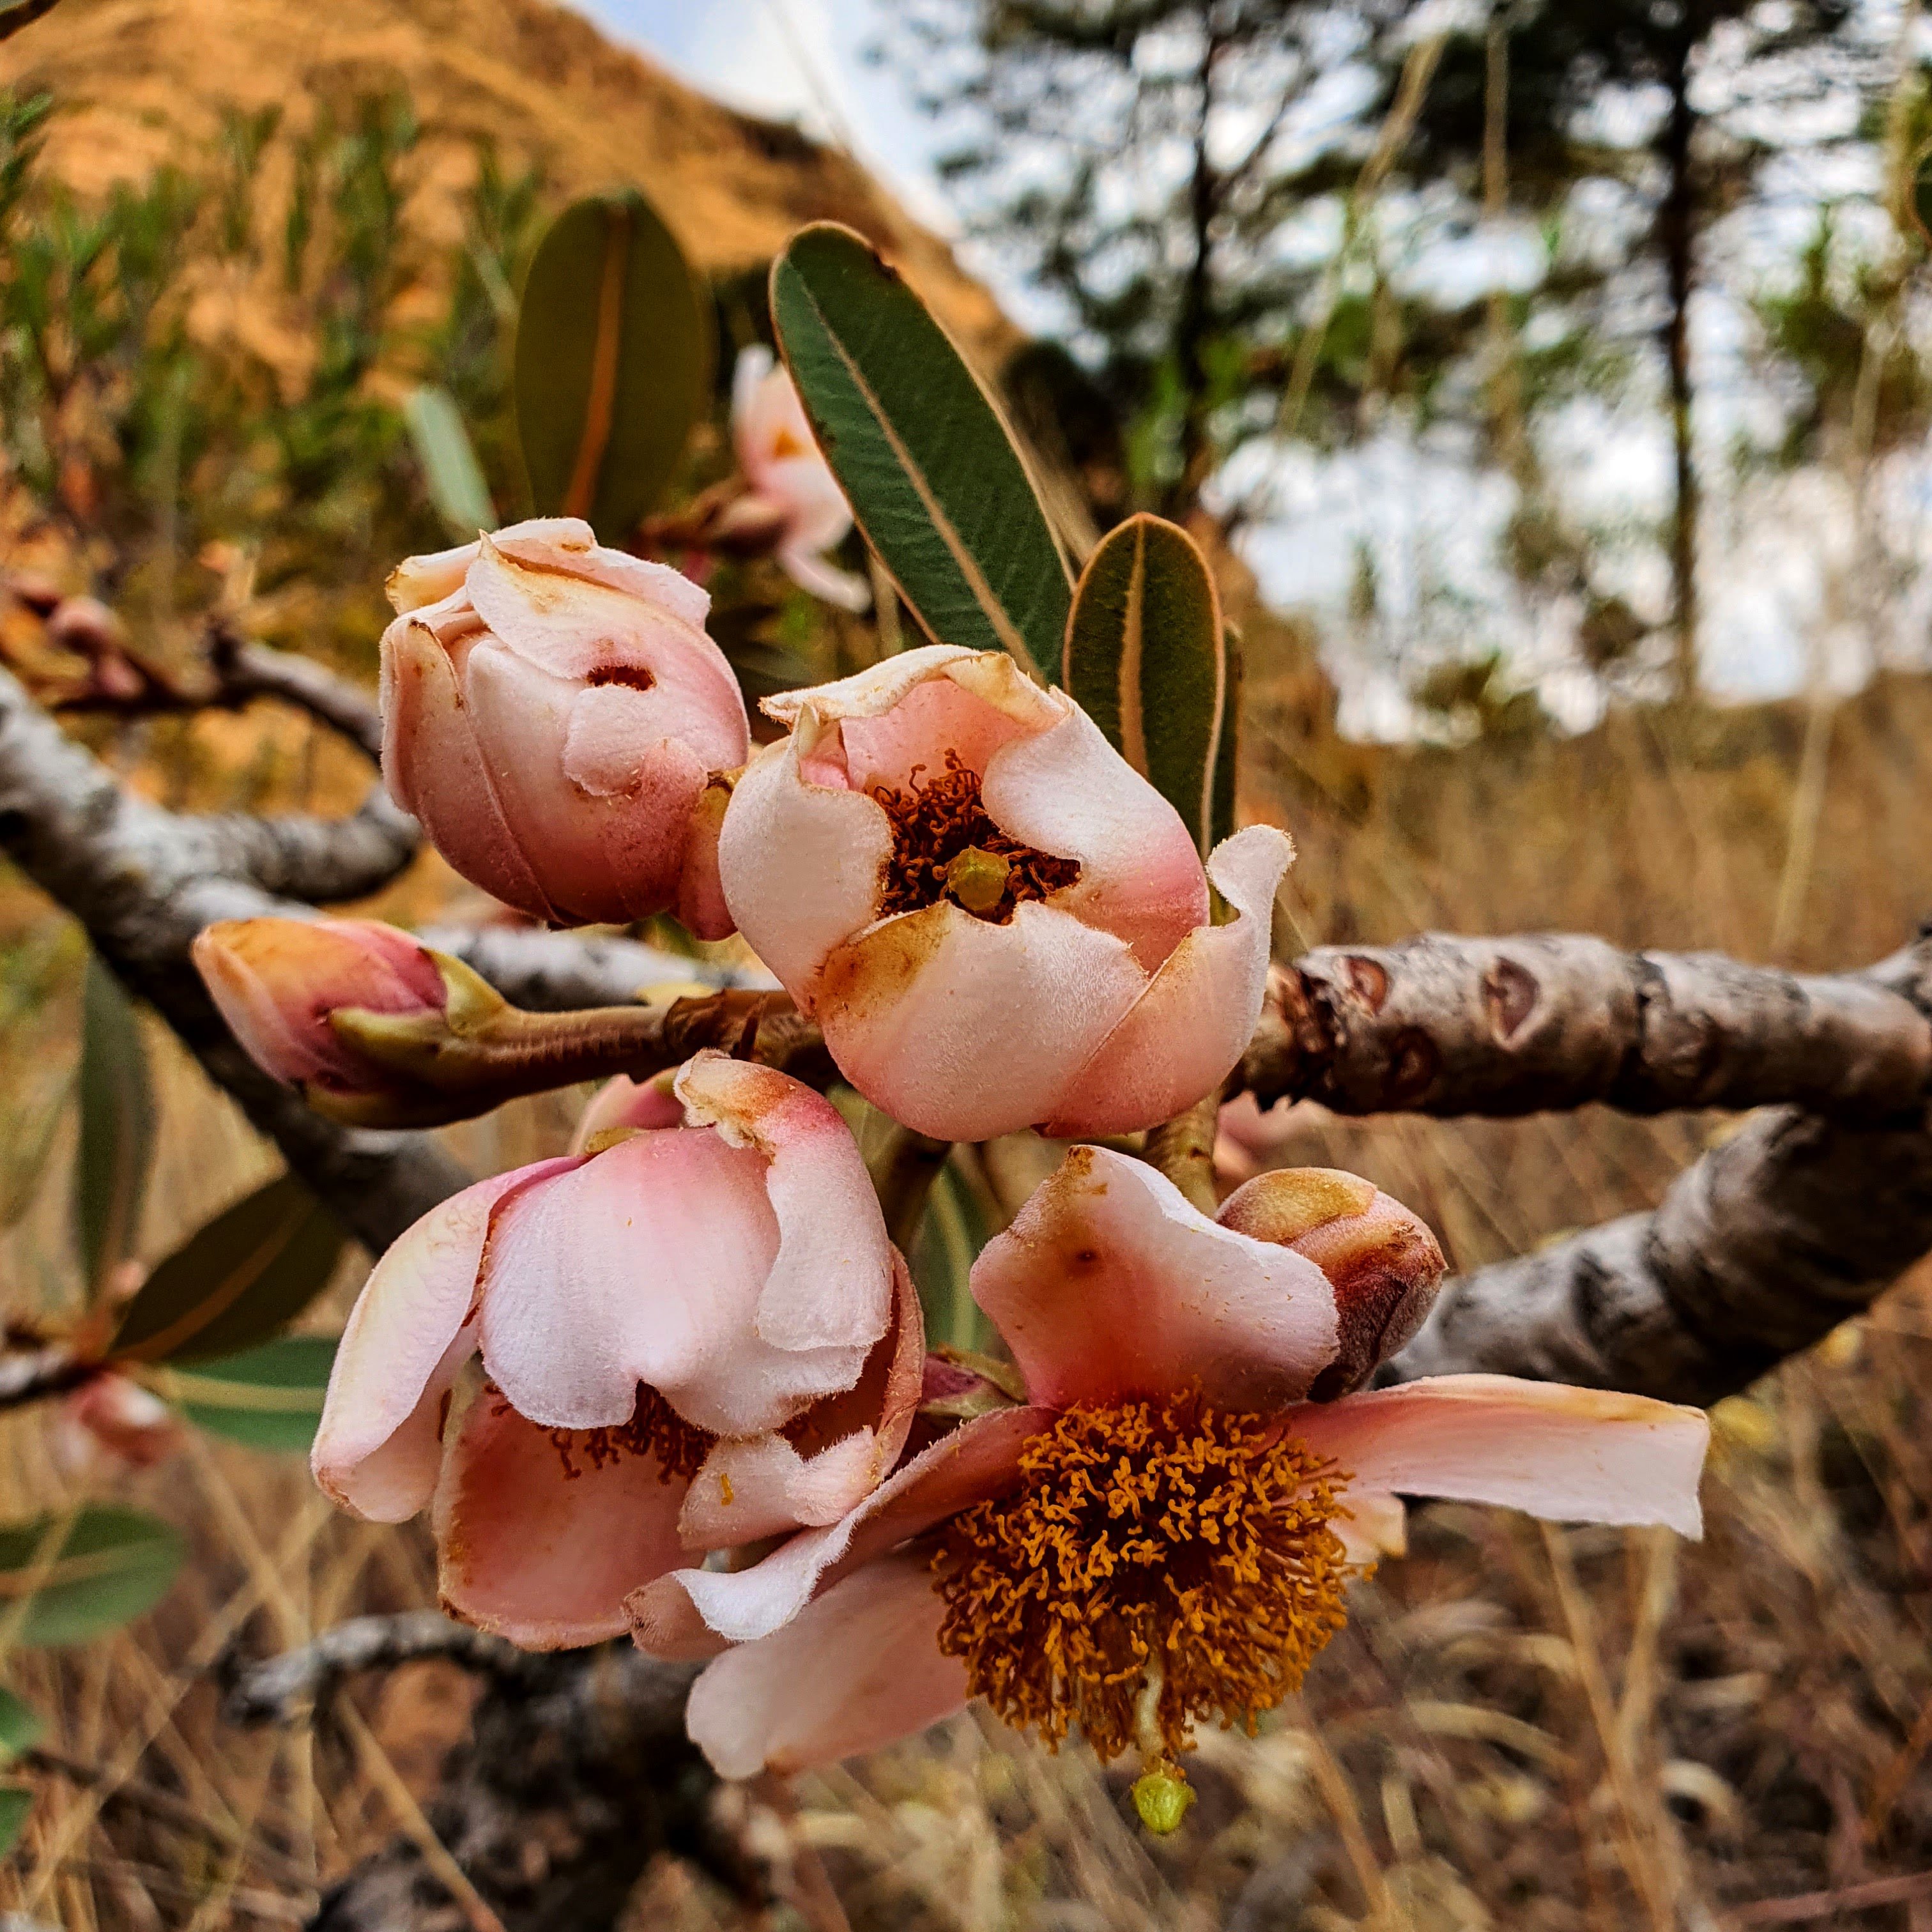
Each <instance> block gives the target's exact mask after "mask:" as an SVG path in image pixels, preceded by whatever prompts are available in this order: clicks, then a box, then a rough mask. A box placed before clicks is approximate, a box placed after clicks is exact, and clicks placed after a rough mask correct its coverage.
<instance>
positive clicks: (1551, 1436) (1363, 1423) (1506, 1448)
mask: <svg viewBox="0 0 1932 1932" xmlns="http://www.w3.org/2000/svg"><path fill="white" fill-rule="evenodd" d="M1282 1426H1283V1430H1284V1432H1285V1433H1287V1434H1289V1435H1291V1436H1296V1437H1298V1438H1299V1439H1301V1441H1302V1442H1305V1443H1307V1445H1308V1446H1309V1448H1311V1449H1313V1450H1314V1451H1316V1453H1317V1454H1320V1455H1323V1456H1326V1457H1331V1459H1332V1460H1334V1462H1335V1463H1337V1464H1338V1465H1339V1466H1340V1467H1341V1468H1342V1469H1343V1470H1345V1471H1346V1472H1348V1474H1349V1476H1350V1478H1351V1479H1352V1480H1351V1481H1350V1484H1349V1489H1348V1490H1347V1491H1346V1493H1345V1495H1344V1501H1345V1502H1347V1503H1348V1504H1349V1506H1350V1507H1351V1508H1353V1507H1355V1503H1356V1499H1357V1498H1358V1496H1361V1497H1363V1498H1369V1497H1373V1496H1378V1495H1381V1496H1444V1497H1450V1498H1453V1499H1455V1500H1457V1502H1473V1503H1494V1504H1500V1505H1505V1507H1508V1508H1512V1509H1520V1510H1526V1511H1529V1514H1531V1515H1532V1516H1540V1517H1546V1518H1547V1519H1549V1520H1550V1521H1552V1522H1556V1523H1662V1524H1664V1525H1665V1526H1667V1527H1669V1528H1670V1529H1674V1530H1676V1531H1677V1532H1679V1534H1680V1535H1685V1536H1688V1537H1697V1536H1701V1535H1703V1514H1702V1512H1701V1511H1700V1508H1699V1506H1698V1502H1697V1483H1698V1478H1699V1476H1700V1475H1701V1473H1702V1472H1703V1466H1704V1451H1705V1448H1706V1445H1708V1443H1709V1440H1710V1433H1711V1428H1710V1422H1709V1418H1707V1417H1706V1415H1705V1414H1704V1412H1703V1410H1702V1409H1684V1408H1680V1407H1679V1406H1677V1405H1676V1404H1675V1403H1666V1402H1652V1401H1651V1400H1649V1399H1648V1398H1646V1397H1643V1396H1634V1395H1622V1394H1618V1393H1616V1391H1612V1390H1608V1389H1583V1388H1566V1387H1565V1386H1564V1385H1562V1384H1561V1383H1556V1382H1520V1381H1518V1380H1517V1379H1515V1378H1514V1377H1513V1376H1425V1377H1424V1378H1423V1379H1421V1380H1420V1381H1417V1382H1406V1383H1403V1385H1400V1386H1399V1387H1397V1388H1388V1389H1376V1390H1373V1391H1370V1392H1369V1393H1367V1394H1361V1395H1349V1396H1344V1397H1343V1398H1342V1399H1341V1400H1340V1401H1339V1402H1332V1403H1319V1404H1313V1405H1310V1406H1306V1407H1302V1408H1297V1409H1290V1410H1289V1412H1287V1413H1286V1415H1284V1416H1283V1418H1282Z"/></svg>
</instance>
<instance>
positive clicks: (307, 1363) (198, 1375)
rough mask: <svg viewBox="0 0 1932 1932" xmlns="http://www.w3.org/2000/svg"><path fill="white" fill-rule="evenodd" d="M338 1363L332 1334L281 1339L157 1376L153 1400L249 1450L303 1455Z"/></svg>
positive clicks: (159, 1373)
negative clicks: (158, 1399) (166, 1402)
mask: <svg viewBox="0 0 1932 1932" xmlns="http://www.w3.org/2000/svg"><path fill="white" fill-rule="evenodd" d="M334 1366H335V1337H333V1336H331V1335H284V1336H280V1337H278V1338H277V1339H276V1340H274V1341H272V1342H265V1343H263V1344H262V1346H260V1348H259V1349H244V1350H243V1351H242V1353H241V1354H240V1355H223V1356H220V1357H218V1358H217V1359H216V1360H214V1361H209V1362H197V1363H196V1364H194V1365H193V1367H190V1368H166V1369H160V1370H156V1371H155V1372H154V1374H153V1375H152V1376H151V1377H150V1378H149V1382H150V1384H151V1386H152V1388H154V1392H155V1394H157V1395H160V1396H163V1397H166V1399H167V1400H169V1402H171V1403H173V1404H174V1405H175V1407H176V1408H177V1409H179V1410H180V1411H181V1413H182V1415H184V1416H186V1417H187V1419H188V1421H190V1422H192V1423H193V1424H196V1426H197V1427H200V1428H202V1429H208V1430H213V1431H214V1433H215V1434H216V1435H217V1436H227V1437H229V1438H230V1439H232V1440H233V1441H234V1442H244V1443H246V1444H247V1445H248V1447H249V1448H251V1449H268V1450H272V1451H277V1452H279V1453H281V1454H285V1455H291V1456H305V1455H307V1454H308V1451H309V1448H310V1445H311V1444H312V1443H313V1442H314V1441H315V1431H316V1425H317V1424H318V1423H319V1422H320V1421H321V1420H322V1399H323V1395H324V1394H325V1393H326V1391H327V1390H328V1388H329V1370H331V1369H332V1367H334Z"/></svg>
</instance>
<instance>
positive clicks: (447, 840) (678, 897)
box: [383, 517, 750, 939]
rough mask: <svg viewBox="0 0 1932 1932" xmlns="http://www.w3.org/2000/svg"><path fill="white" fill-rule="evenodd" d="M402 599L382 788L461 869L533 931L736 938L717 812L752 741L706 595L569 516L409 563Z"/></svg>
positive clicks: (392, 643) (400, 584) (397, 590)
mask: <svg viewBox="0 0 1932 1932" xmlns="http://www.w3.org/2000/svg"><path fill="white" fill-rule="evenodd" d="M389 597H390V601H391V602H392V603H393V604H395V607H396V610H397V611H398V613H399V614H398V616H397V618H396V620H395V622H394V623H392V625H390V626H389V628H388V630H386V631H385V632H384V633H383V775H384V777H385V778H386V780H387V781H388V783H389V790H390V793H391V795H392V796H393V797H394V798H395V801H396V802H397V803H398V805H401V806H402V807H403V808H404V810H405V811H410V812H413V813H414V814H416V817H418V818H419V819H420V820H422V824H423V829H425V831H426V832H428V834H429V836H430V838H431V839H432V840H433V841H434V843H435V844H436V847H437V850H438V851H440V853H442V854H443V856H444V857H445V858H446V859H448V860H449V862H450V864H451V865H453V866H455V868H456V869H457V871H459V872H460V873H461V874H463V877H465V878H466V879H469V880H472V881H473V882H474V883H476V884H478V885H479V886H482V887H483V888H484V889H485V890H486V891H487V892H493V893H494V894H495V895H496V897H497V898H499V899H501V900H502V901H504V903H505V904H508V905H512V906H514V907H517V908H518V910H520V911H523V912H526V913H529V915H530V916H531V917H532V918H533V919H549V920H552V921H553V922H556V923H557V924H559V925H581V924H583V923H585V922H590V921H598V920H610V921H614V922H628V921H629V920H631V919H643V918H646V917H648V916H650V915H651V914H652V913H659V912H664V911H668V910H675V911H676V913H677V915H678V916H679V918H680V919H682V920H683V921H684V922H685V924H686V925H687V926H689V927H690V929H691V931H692V932H694V933H696V934H697V935H698V937H699V938H703V939H721V938H724V937H725V936H726V935H727V934H728V933H729V932H730V929H731V928H730V919H729V916H728V915H727V913H725V911H724V900H723V897H722V895H721V892H719V889H718V882H717V868H716V827H717V820H718V815H719V808H721V804H722V800H721V799H716V800H714V801H713V802H712V806H711V807H710V808H708V809H707V808H705V806H704V801H705V799H706V793H707V791H708V790H710V789H711V788H712V783H713V781H714V779H715V778H716V777H717V776H718V775H719V774H721V773H723V772H730V771H733V770H735V769H736V768H737V767H738V766H740V765H742V763H744V762H745V754H746V753H747V751H748V749H749V746H750V733H749V729H748V726H747V724H746V721H745V704H744V700H743V698H742V696H741V695H740V694H739V689H738V681H737V679H736V676H735V675H734V673H733V671H732V669H731V667H730V664H729V662H727V660H726V658H725V656H724V652H721V650H719V649H718V646H716V645H715V643H712V640H710V638H709V637H707V636H706V634H705V633H704V628H703V625H704V619H705V614H706V611H707V610H708V609H709V598H707V597H706V595H705V593H704V592H703V591H702V590H700V589H699V588H698V587H697V585H695V584H694V583H691V581H690V580H688V578H686V577H682V576H680V575H679V574H678V573H677V572H676V571H674V570H672V569H670V568H667V566H665V565H663V564H658V563H649V562H644V561H643V559H640V558H638V557H634V556H631V555H629V554H628V553H627V552H625V551H622V550H607V549H604V547H601V545H599V544H597V543H596V542H595V540H594V539H593V538H592V533H591V530H590V526H589V525H588V524H587V523H580V522H579V521H577V520H576V519H574V518H573V517H544V518H538V519H536V520H532V521H531V522H529V523H517V524H514V525H513V526H511V528H509V529H503V530H499V531H498V532H496V534H495V535H493V536H484V537H481V538H478V541H476V542H475V543H473V544H465V545H463V547H461V548H460V549H459V550H446V551H443V552H442V553H440V554H438V555H437V556H420V557H411V558H410V559H408V560H407V562H404V564H403V565H401V566H400V567H399V568H398V569H397V571H395V574H393V575H392V577H391V578H390V580H389Z"/></svg>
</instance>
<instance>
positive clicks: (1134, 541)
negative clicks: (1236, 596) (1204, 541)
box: [1061, 515, 1233, 858]
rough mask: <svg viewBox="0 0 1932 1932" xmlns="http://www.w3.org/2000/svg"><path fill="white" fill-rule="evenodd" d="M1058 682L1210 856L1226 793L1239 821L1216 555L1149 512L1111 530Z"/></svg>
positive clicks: (1085, 589)
mask: <svg viewBox="0 0 1932 1932" xmlns="http://www.w3.org/2000/svg"><path fill="white" fill-rule="evenodd" d="M1061 679H1062V681H1063V682H1064V684H1065V685H1066V686H1067V690H1068V691H1069V692H1070V693H1071V694H1072V695H1073V697H1076V698H1077V699H1078V700H1079V701H1080V703H1082V705H1084V706H1085V707H1086V709H1087V710H1088V713H1089V714H1090V715H1091V717H1092V718H1093V720H1094V723H1095V724H1098V725H1099V726H1100V729H1101V730H1103V731H1104V732H1105V733H1106V735H1107V741H1108V742H1109V744H1111V745H1112V746H1113V747H1114V748H1115V750H1116V751H1118V752H1119V753H1120V754H1121V756H1122V757H1124V758H1125V759H1126V760H1127V763H1129V764H1130V765H1132V766H1133V768H1134V769H1135V770H1136V771H1137V772H1139V773H1140V774H1141V775H1142V777H1143V778H1146V779H1147V780H1148V781H1149V782H1150V783H1151V784H1152V785H1153V786H1154V789H1155V790H1157V791H1158V792H1159V793H1160V795H1161V796H1162V797H1163V798H1164V799H1166V800H1167V802H1169V804H1170V805H1172V806H1173V807H1174V808H1175V811H1178V812H1179V813H1180V814H1181V818H1182V820H1183V821H1184V823H1186V825H1187V829H1188V830H1189V831H1190V832H1192V833H1193V835H1194V842H1195V844H1196V846H1197V847H1199V850H1200V852H1201V853H1202V856H1203V857H1204V858H1205V856H1207V854H1208V850H1209V849H1210V848H1211V846H1212V845H1213V844H1214V838H1215V825H1216V822H1217V817H1218V816H1219V815H1220V814H1218V813H1217V804H1218V803H1219V802H1220V799H1219V794H1220V793H1222V792H1223V790H1226V791H1227V792H1228V793H1230V794H1231V796H1229V802H1228V811H1227V814H1226V815H1227V816H1228V817H1230V818H1232V816H1233V810H1232V781H1233V766H1232V758H1229V760H1226V766H1225V769H1224V761H1223V752H1222V745H1223V739H1226V738H1232V736H1233V733H1232V732H1231V731H1229V730H1228V729H1227V722H1228V719H1229V716H1230V715H1231V714H1230V712H1229V703H1228V698H1229V691H1228V684H1229V677H1228V640H1227V634H1226V630H1225V628H1224V627H1223V624H1222V622H1221V601H1220V598H1219V597H1218V596H1217V595H1216V594H1215V590H1214V578H1213V577H1212V576H1211V574H1209V571H1208V560H1207V559H1206V558H1205V557H1204V556H1202V554H1201V550H1200V547H1199V545H1198V544H1196V542H1195V541H1194V539H1193V538H1192V537H1190V535H1188V534H1187V532H1186V531H1185V530H1184V529H1181V527H1180V526H1179V525H1178V524H1175V523H1166V522H1164V521H1163V520H1162V519H1161V518H1160V517H1151V516H1145V515H1142V516H1137V517H1129V518H1128V519H1127V521H1126V522H1125V523H1122V524H1121V525H1119V526H1118V527H1117V528H1115V529H1112V530H1110V531H1109V532H1108V533H1107V535H1106V537H1105V538H1103V540H1102V541H1101V543H1100V547H1099V548H1098V549H1097V550H1095V551H1094V554H1093V556H1091V557H1090V558H1089V559H1088V563H1087V568H1086V569H1085V571H1083V572H1082V574H1081V578H1080V585H1079V589H1077V590H1076V592H1074V595H1073V616H1072V617H1071V619H1070V620H1069V622H1068V624H1067V648H1066V652H1065V655H1064V658H1063V661H1062V664H1061Z"/></svg>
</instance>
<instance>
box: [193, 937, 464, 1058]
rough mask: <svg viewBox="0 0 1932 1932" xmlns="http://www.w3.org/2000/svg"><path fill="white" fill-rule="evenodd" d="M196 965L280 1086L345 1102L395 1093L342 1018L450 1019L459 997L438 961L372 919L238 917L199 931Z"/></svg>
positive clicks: (234, 1029)
mask: <svg viewBox="0 0 1932 1932" xmlns="http://www.w3.org/2000/svg"><path fill="white" fill-rule="evenodd" d="M193 956H194V963H195V965H196V968H198V969H199V971H200V974H201V977H202V980H204V981H205V983H206V984H207V987H208V993H209V995H210V996H211V998H213V1000H214V1004H215V1005H216V1006H217V1007H219V1008H220V1012H221V1017H222V1018H223V1019H225V1020H226V1022H228V1027H229V1031H230V1032H231V1033H233V1034H234V1036H235V1037H236V1039H237V1040H239V1041H240V1042H241V1043H242V1046H244V1047H245V1048H246V1049H248V1056H249V1058H251V1060H253V1061H254V1062H255V1064H257V1066H258V1067H262V1068H263V1069H264V1070H266V1072H268V1073H272V1074H273V1075H274V1076H275V1078H276V1079H278V1080H286V1081H287V1082H290V1084H291V1085H296V1086H300V1087H303V1088H308V1089H310V1090H311V1091H314V1092H315V1093H317V1094H320V1095H332V1096H335V1097H350V1096H356V1095H364V1094H383V1093H388V1092H391V1091H394V1090H395V1087H396V1085H397V1077H396V1076H395V1075H394V1074H393V1073H389V1072H388V1071H387V1070H385V1069H383V1068H382V1067H380V1066H377V1065H376V1064H374V1063H373V1062H372V1061H371V1060H370V1058H369V1057H368V1055H366V1054H365V1053H364V1052H362V1051H361V1050H360V1049H359V1048H358V1047H357V1046H356V1043H354V1042H353V1040H350V1039H349V1038H347V1037H344V1034H342V1033H341V1031H339V1030H338V1028H337V1027H336V1026H335V1024H334V1023H333V1020H332V1016H333V1015H334V1014H335V1013H336V1012H337V1011H338V1010H340V1009H342V1008H353V1009H359V1010H362V1011H363V1012H365V1013H370V1014H372V1015H376V1014H381V1015H398V1016H419V1015H429V1014H440V1013H443V1011H444V1010H445V1009H446V1007H447V1005H448V1004H449V989H448V988H447V986H446V985H445V983H444V980H443V973H442V971H441V970H440V968H439V967H438V965H437V960H436V957H435V956H434V954H432V953H431V952H430V951H429V950H428V949H427V948H426V947H422V946H419V945H418V944H416V941H414V940H413V939H412V938H410V935H408V934H407V933H406V932H398V930H397V929H396V928H395V927H394V926H383V925H381V924H380V923H379V922H377V921H376V920H374V919H222V920H220V921H219V922H217V923H216V924H214V925H213V926H209V927H208V928H207V929H205V931H203V932H201V933H200V934H199V935H197V937H196V940H195V942H194V947H193Z"/></svg>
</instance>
